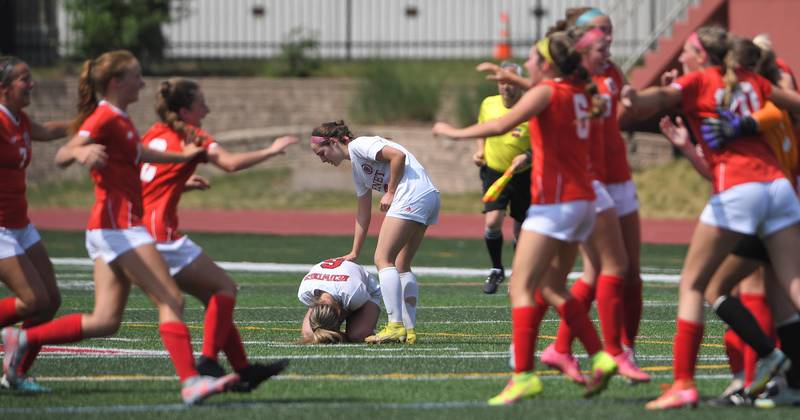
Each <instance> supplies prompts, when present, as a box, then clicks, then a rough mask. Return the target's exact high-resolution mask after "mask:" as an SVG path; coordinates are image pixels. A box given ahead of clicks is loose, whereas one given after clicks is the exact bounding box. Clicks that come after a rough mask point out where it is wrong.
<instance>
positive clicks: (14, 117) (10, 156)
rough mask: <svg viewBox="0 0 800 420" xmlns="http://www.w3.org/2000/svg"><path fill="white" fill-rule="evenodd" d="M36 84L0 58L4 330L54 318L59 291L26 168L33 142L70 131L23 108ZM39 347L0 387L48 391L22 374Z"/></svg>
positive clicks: (24, 69)
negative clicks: (36, 221)
mask: <svg viewBox="0 0 800 420" xmlns="http://www.w3.org/2000/svg"><path fill="white" fill-rule="evenodd" d="M34 86H35V83H34V81H33V76H32V75H31V70H30V68H28V65H27V64H26V63H25V62H24V61H22V60H20V59H18V58H16V57H11V56H4V57H0V174H2V179H3V182H2V183H0V281H2V282H3V283H5V285H6V286H7V287H8V288H9V290H10V291H11V292H12V293H13V295H12V296H8V297H4V298H0V328H5V327H7V326H9V325H13V324H16V323H17V322H19V321H23V323H22V328H28V327H32V326H34V325H38V324H40V323H42V322H45V321H49V320H50V319H52V318H53V316H54V315H55V313H56V311H57V310H58V307H59V305H60V304H61V295H60V294H59V292H58V286H57V285H56V277H55V273H54V272H53V265H52V264H51V263H50V257H49V256H48V255H47V250H46V249H45V247H44V244H42V241H41V237H40V236H39V232H37V231H36V228H35V227H34V226H33V224H31V222H30V220H29V219H28V201H27V199H26V198H25V189H26V185H25V169H26V168H27V167H28V165H29V164H30V162H31V141H32V140H33V141H49V140H54V139H57V138H61V137H64V136H66V135H67V122H48V123H45V124H39V123H37V122H36V121H33V120H31V119H30V118H29V117H28V115H27V114H26V113H25V111H23V109H24V108H25V107H27V106H28V105H30V103H31V91H32V90H33V88H34ZM38 352H39V349H38V348H35V349H31V351H30V352H29V353H28V357H27V358H26V360H24V361H22V366H21V371H22V373H23V375H22V376H21V377H20V379H19V380H18V381H16V382H15V383H14V384H11V383H10V382H9V381H8V379H7V378H5V377H3V379H2V380H0V386H2V387H12V385H13V388H14V389H18V390H21V391H25V392H44V391H46V390H47V389H46V388H44V387H42V386H41V385H39V384H38V383H37V382H36V381H34V380H33V378H30V377H28V376H26V375H24V373H25V372H27V370H28V368H29V367H30V365H31V363H33V359H34V358H35V357H36V354H38Z"/></svg>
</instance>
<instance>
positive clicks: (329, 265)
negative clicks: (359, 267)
mask: <svg viewBox="0 0 800 420" xmlns="http://www.w3.org/2000/svg"><path fill="white" fill-rule="evenodd" d="M344 261H345V260H344V258H331V259H329V260H325V261H323V262H322V264H320V265H319V266H320V267H322V268H326V269H328V270H332V269H334V268H336V267H338V266H340V265H342V263H343V262H344Z"/></svg>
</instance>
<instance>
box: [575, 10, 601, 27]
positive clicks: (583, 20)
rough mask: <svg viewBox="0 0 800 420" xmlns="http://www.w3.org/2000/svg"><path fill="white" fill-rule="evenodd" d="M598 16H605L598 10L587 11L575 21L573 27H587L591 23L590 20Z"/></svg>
mask: <svg viewBox="0 0 800 420" xmlns="http://www.w3.org/2000/svg"><path fill="white" fill-rule="evenodd" d="M598 16H605V14H603V11H602V10H600V9H598V8H593V9H589V10H587V11H585V12H583V14H582V15H580V16H579V17H578V19H577V20H576V21H575V26H584V25H588V24H589V23H591V22H592V19H594V18H596V17H598Z"/></svg>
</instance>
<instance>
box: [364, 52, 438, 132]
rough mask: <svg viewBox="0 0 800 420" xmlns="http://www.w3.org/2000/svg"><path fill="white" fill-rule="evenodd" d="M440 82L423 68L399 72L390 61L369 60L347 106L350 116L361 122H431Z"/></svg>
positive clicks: (436, 105) (434, 112)
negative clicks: (359, 84) (351, 100)
mask: <svg viewBox="0 0 800 420" xmlns="http://www.w3.org/2000/svg"><path fill="white" fill-rule="evenodd" d="M439 86H440V81H439V80H437V78H436V77H434V76H432V75H430V74H427V73H425V72H423V71H417V70H408V69H406V71H403V72H401V71H399V70H397V69H396V68H395V67H394V66H391V65H390V64H389V63H380V62H376V63H372V65H368V70H367V71H366V73H365V75H364V80H363V84H362V86H361V87H360V88H359V90H358V93H357V94H356V97H355V99H354V102H353V103H352V104H351V107H350V115H351V117H352V119H354V120H355V121H357V122H360V123H364V124H383V123H396V122H411V121H414V122H431V121H433V120H434V117H435V116H436V111H437V110H438V109H439V103H440V88H439Z"/></svg>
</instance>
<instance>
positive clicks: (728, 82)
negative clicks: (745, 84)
mask: <svg viewBox="0 0 800 420" xmlns="http://www.w3.org/2000/svg"><path fill="white" fill-rule="evenodd" d="M737 68H739V60H738V59H737V57H736V54H735V53H734V52H733V49H729V50H728V52H727V53H726V54H725V61H724V64H723V65H722V71H723V73H724V75H723V76H722V81H723V82H724V83H725V91H724V93H723V94H722V107H723V108H725V109H728V108H730V106H731V101H732V100H733V92H734V91H735V90H736V87H737V85H738V83H739V78H738V77H737V76H736V69H737Z"/></svg>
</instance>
